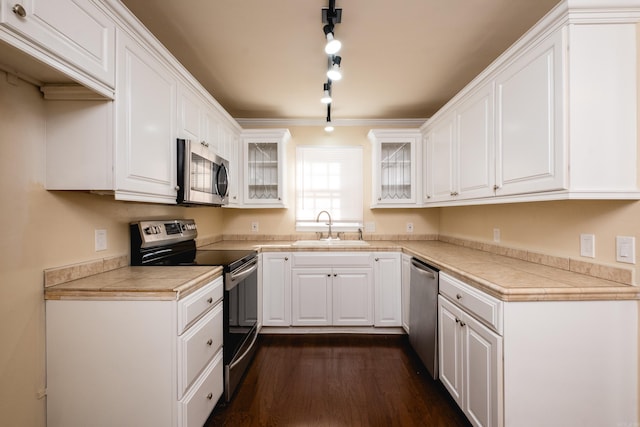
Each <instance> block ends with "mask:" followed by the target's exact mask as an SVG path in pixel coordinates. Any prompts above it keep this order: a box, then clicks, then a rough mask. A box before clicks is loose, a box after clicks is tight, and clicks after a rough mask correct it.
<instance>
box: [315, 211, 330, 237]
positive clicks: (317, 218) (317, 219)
mask: <svg viewBox="0 0 640 427" xmlns="http://www.w3.org/2000/svg"><path fill="white" fill-rule="evenodd" d="M323 213H326V214H327V216H328V217H329V222H327V223H326V224H327V225H328V226H329V236H328V237H327V239H328V240H331V239H332V238H333V237H332V235H331V226H332V225H333V220H332V219H331V214H330V213H329V212H327V211H320V213H319V214H318V216H317V217H316V222H320V215H322V214H323ZM320 237H322V235H320Z"/></svg>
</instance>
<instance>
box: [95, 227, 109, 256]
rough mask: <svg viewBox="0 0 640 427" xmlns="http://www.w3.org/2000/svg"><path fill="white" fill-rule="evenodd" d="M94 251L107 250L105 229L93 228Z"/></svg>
mask: <svg viewBox="0 0 640 427" xmlns="http://www.w3.org/2000/svg"><path fill="white" fill-rule="evenodd" d="M94 234H95V247H96V252H98V251H106V250H107V230H95V233H94Z"/></svg>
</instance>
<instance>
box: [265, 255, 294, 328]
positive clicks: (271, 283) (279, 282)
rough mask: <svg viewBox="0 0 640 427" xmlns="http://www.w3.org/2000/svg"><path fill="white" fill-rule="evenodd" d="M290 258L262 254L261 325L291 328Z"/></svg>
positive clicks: (287, 256)
mask: <svg viewBox="0 0 640 427" xmlns="http://www.w3.org/2000/svg"><path fill="white" fill-rule="evenodd" d="M290 259H291V256H290V255H289V254H288V253H284V254H283V253H279V252H274V253H264V254H262V277H263V279H262V324H263V325H264V326H291V261H289V260H290Z"/></svg>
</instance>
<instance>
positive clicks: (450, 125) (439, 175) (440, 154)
mask: <svg viewBox="0 0 640 427" xmlns="http://www.w3.org/2000/svg"><path fill="white" fill-rule="evenodd" d="M426 147H427V149H426V155H425V164H426V165H427V167H426V173H425V177H426V184H425V195H424V202H425V203H431V202H440V201H447V200H461V199H470V198H477V197H483V196H491V195H493V190H494V189H493V186H494V166H493V86H492V85H484V86H482V87H480V88H478V89H477V90H476V91H475V92H474V93H473V94H471V95H470V96H469V98H468V99H467V100H465V102H463V103H460V104H459V105H457V106H456V107H455V108H454V109H453V111H451V112H448V113H447V114H445V115H444V116H442V117H441V118H439V119H438V120H437V122H435V123H434V125H433V127H432V128H431V130H430V131H429V133H428V134H427V144H426Z"/></svg>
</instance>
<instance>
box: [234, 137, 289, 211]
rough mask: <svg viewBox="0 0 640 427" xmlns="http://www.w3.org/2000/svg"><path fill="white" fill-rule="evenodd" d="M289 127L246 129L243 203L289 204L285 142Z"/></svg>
mask: <svg viewBox="0 0 640 427" xmlns="http://www.w3.org/2000/svg"><path fill="white" fill-rule="evenodd" d="M290 137H291V134H290V133H289V131H288V130H287V129H258V130H243V131H242V134H241V138H242V148H243V153H244V162H243V165H242V166H243V169H244V174H243V179H244V182H243V188H244V194H243V200H242V204H243V206H247V207H252V206H253V207H261V208H271V207H274V208H282V207H285V206H286V189H285V188H284V185H285V182H286V181H285V177H286V161H285V145H286V143H287V141H288V140H289V138H290Z"/></svg>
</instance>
